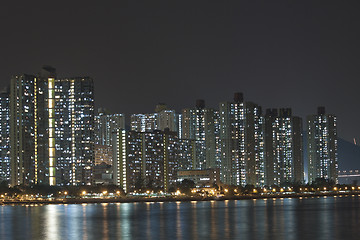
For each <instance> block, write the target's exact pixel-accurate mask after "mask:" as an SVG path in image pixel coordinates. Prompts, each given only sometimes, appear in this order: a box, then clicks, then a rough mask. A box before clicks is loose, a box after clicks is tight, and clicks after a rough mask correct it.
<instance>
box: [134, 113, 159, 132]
mask: <svg viewBox="0 0 360 240" xmlns="http://www.w3.org/2000/svg"><path fill="white" fill-rule="evenodd" d="M130 124H131V125H130V128H131V131H136V132H149V131H154V130H158V129H159V127H158V113H147V114H132V115H131V122H130Z"/></svg>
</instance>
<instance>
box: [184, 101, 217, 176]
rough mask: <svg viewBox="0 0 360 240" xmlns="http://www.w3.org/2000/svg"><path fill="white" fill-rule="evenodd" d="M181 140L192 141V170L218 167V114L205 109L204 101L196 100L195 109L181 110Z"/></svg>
mask: <svg viewBox="0 0 360 240" xmlns="http://www.w3.org/2000/svg"><path fill="white" fill-rule="evenodd" d="M181 116H182V124H181V126H182V135H181V136H182V139H187V140H194V144H195V145H194V146H195V147H194V150H195V154H194V155H193V158H194V164H193V168H194V169H207V168H216V167H219V165H220V152H219V134H220V133H219V131H220V124H219V113H218V112H217V111H216V110H214V109H210V108H205V101H204V100H197V101H196V106H195V108H186V109H183V110H182V115H181Z"/></svg>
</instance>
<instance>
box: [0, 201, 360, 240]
mask: <svg viewBox="0 0 360 240" xmlns="http://www.w3.org/2000/svg"><path fill="white" fill-rule="evenodd" d="M359 231H360V197H359V196H343V197H322V198H303V199H267V200H266V199H260V200H239V201H211V202H210V201H209V202H168V203H114V204H87V205H86V204H83V205H42V206H20V205H19V206H10V205H8V206H0V239H51V240H56V239H360V233H359Z"/></svg>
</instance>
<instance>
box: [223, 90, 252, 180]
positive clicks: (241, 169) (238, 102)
mask: <svg viewBox="0 0 360 240" xmlns="http://www.w3.org/2000/svg"><path fill="white" fill-rule="evenodd" d="M219 114H220V143H221V181H222V182H223V183H224V184H228V185H243V186H245V185H246V184H247V182H246V158H245V121H246V118H245V103H244V99H243V94H242V93H235V95H234V101H233V102H221V103H220V104H219Z"/></svg>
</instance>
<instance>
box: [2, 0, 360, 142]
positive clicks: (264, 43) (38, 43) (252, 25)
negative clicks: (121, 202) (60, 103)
mask: <svg viewBox="0 0 360 240" xmlns="http://www.w3.org/2000/svg"><path fill="white" fill-rule="evenodd" d="M6 4H9V5H7V6H6ZM2 8H3V12H2V13H1V17H2V20H3V21H2V23H1V26H2V29H3V34H2V35H3V37H2V38H1V39H0V43H1V45H2V46H6V47H5V48H4V50H3V54H2V56H3V57H2V58H1V60H0V63H1V65H2V66H3V67H2V68H1V69H0V79H1V80H0V88H1V89H3V88H4V87H5V86H6V85H7V84H8V82H9V81H10V78H11V76H12V75H15V74H21V73H34V74H35V73H36V72H33V71H34V69H35V70H36V69H39V70H40V68H41V66H42V65H44V64H48V65H52V66H53V67H55V68H57V70H58V72H59V73H63V74H64V75H65V76H84V75H87V76H90V77H92V78H94V82H95V89H96V90H95V102H96V103H95V104H96V108H98V107H104V108H107V109H109V110H110V111H112V112H114V113H125V114H126V115H127V116H129V114H132V113H148V112H153V110H154V107H155V105H156V104H158V103H159V102H164V103H166V104H167V105H168V106H169V107H170V108H173V109H175V110H176V111H177V112H180V110H181V109H182V108H186V107H193V106H194V105H195V101H196V99H204V100H205V102H206V106H208V107H213V108H216V109H217V108H218V103H219V102H223V101H231V100H232V94H233V93H234V92H243V93H244V98H245V100H246V101H252V102H255V103H257V104H259V105H261V106H262V107H263V109H266V108H285V107H291V108H292V109H293V113H294V115H296V116H300V117H302V118H303V120H304V119H305V117H306V116H307V115H311V114H315V113H316V108H317V107H318V106H325V107H326V109H327V112H329V113H332V114H334V115H336V116H337V117H338V120H339V124H338V133H339V137H340V138H344V139H345V140H347V141H351V142H352V139H353V138H357V140H359V137H360V126H358V124H357V119H358V118H359V117H360V113H359V112H356V111H354V110H352V108H351V107H345V106H351V103H355V102H356V101H357V84H356V80H357V79H358V77H359V75H360V73H359V71H358V69H357V66H358V59H357V56H358V55H359V49H358V48H357V47H356V46H357V43H358V42H359V40H360V36H359V34H358V32H357V31H354V30H353V29H357V28H356V27H357V26H358V24H359V23H360V16H358V14H357V10H356V9H357V7H356V5H355V4H349V3H335V2H331V1H330V2H329V1H327V2H326V4H321V3H315V2H312V3H283V4H269V3H264V4H256V3H236V4H232V3H227V4H222V5H217V4H211V3H208V4H205V5H202V4H201V3H200V2H197V3H192V4H184V3H182V4H177V3H164V4H157V3H151V4H148V3H145V4H144V5H143V4H142V3H139V2H138V3H133V2H132V3H128V4H127V3H120V4H119V5H108V6H96V5H91V4H86V5H81V4H80V3H73V5H72V6H71V7H69V6H66V5H61V4H56V3H55V4H54V5H53V7H51V11H48V8H49V7H48V6H47V5H41V4H38V3H24V4H23V5H19V6H15V4H14V3H4V6H3V7H2ZM68 16H69V17H68ZM49 53H50V54H49ZM60 77H63V76H61V75H60ZM134 83H135V84H134Z"/></svg>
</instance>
